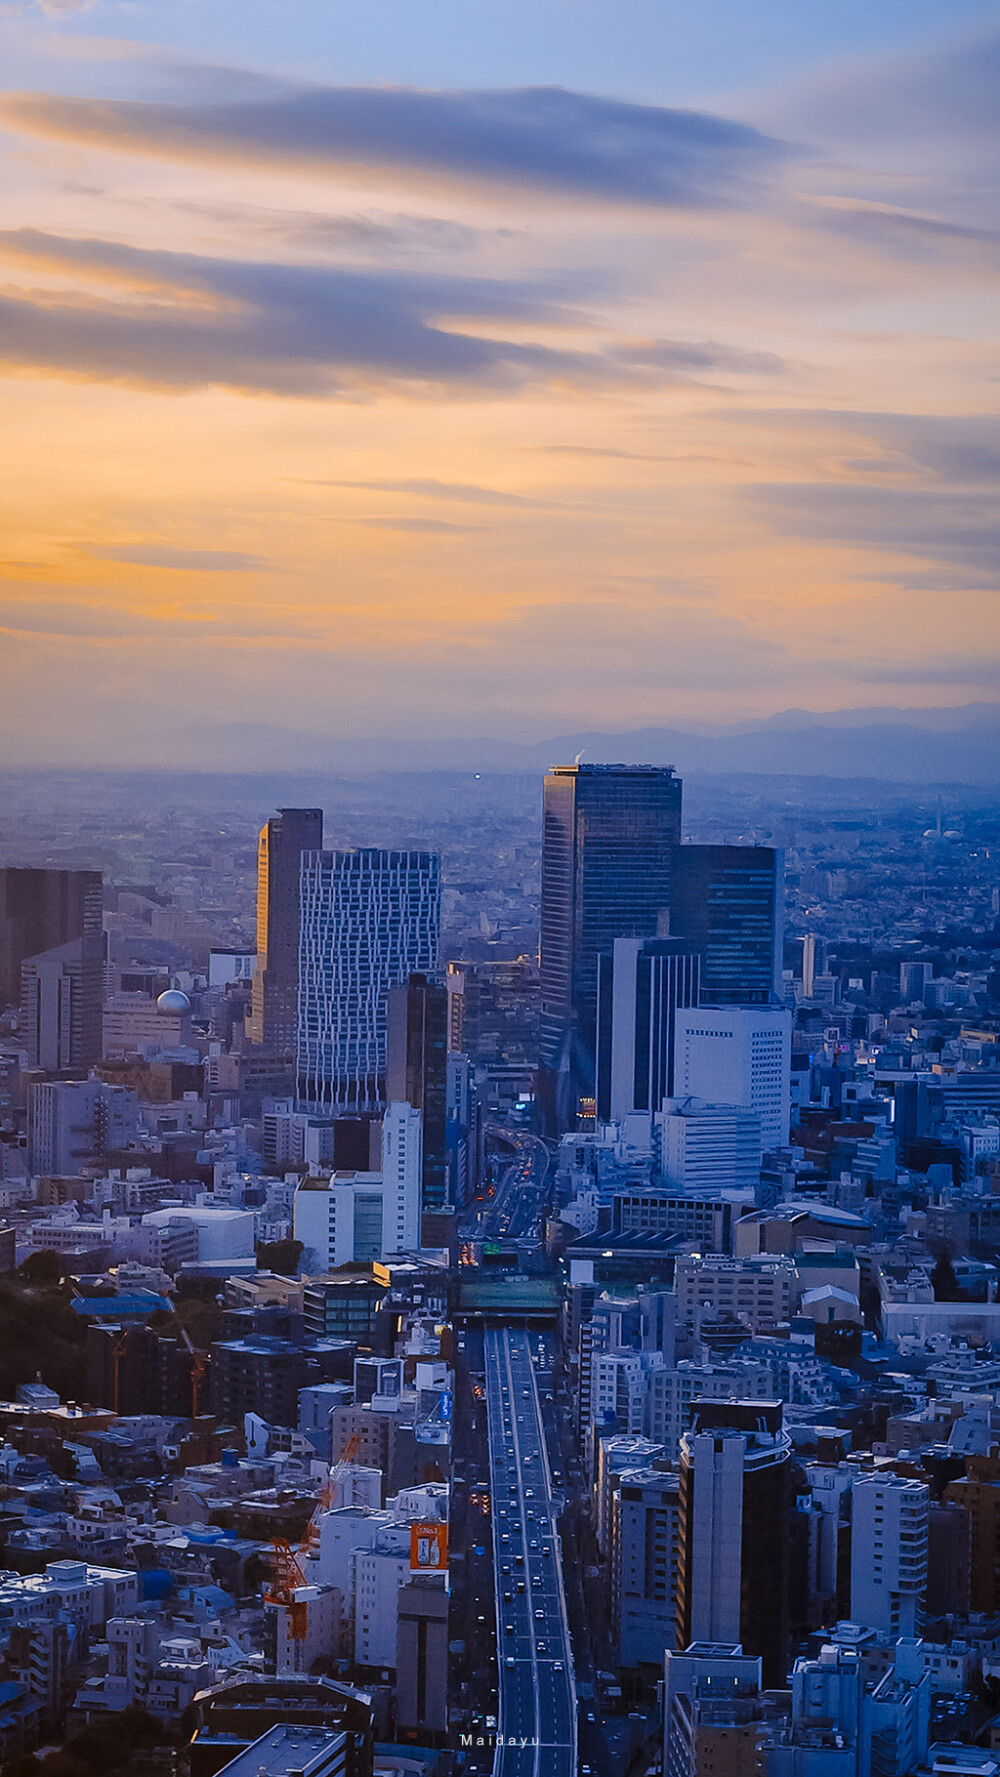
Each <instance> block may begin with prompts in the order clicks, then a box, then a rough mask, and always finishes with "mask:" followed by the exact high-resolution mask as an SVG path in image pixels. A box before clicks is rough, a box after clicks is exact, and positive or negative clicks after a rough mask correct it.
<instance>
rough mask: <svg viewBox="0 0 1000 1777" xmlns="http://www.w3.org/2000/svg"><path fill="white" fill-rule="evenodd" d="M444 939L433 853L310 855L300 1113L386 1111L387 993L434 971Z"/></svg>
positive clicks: (302, 950)
mask: <svg viewBox="0 0 1000 1777" xmlns="http://www.w3.org/2000/svg"><path fill="white" fill-rule="evenodd" d="M440 930H441V880H440V860H439V859H438V858H437V857H436V856H435V855H434V854H433V853H432V852H424V851H375V850H367V849H366V850H360V851H342V852H335V851H309V852H305V853H304V854H303V860H302V877H301V927H300V944H299V1022H298V1045H297V1076H298V1093H297V1096H298V1100H299V1105H300V1108H301V1109H303V1110H309V1111H314V1112H326V1113H331V1112H338V1113H339V1112H345V1113H349V1114H355V1115H356V1114H358V1113H359V1112H363V1111H368V1110H379V1111H380V1110H381V1109H383V1107H384V1105H385V1102H386V1030H387V1014H388V994H389V989H390V988H391V987H396V986H398V985H400V984H401V983H403V982H406V981H408V979H409V977H410V976H411V975H412V974H423V975H427V974H429V973H431V972H432V971H433V970H434V969H435V968H436V967H437V960H438V944H439V940H440Z"/></svg>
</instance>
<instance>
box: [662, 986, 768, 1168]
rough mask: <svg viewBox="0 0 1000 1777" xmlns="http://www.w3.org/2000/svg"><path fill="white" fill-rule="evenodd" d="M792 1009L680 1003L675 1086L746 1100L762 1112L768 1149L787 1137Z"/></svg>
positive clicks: (713, 1098) (729, 1100)
mask: <svg viewBox="0 0 1000 1777" xmlns="http://www.w3.org/2000/svg"><path fill="white" fill-rule="evenodd" d="M791 1056H792V1014H791V1012H789V1011H787V1010H786V1008H785V1007H784V1006H701V1007H700V1008H695V1009H691V1008H689V1007H678V1009H677V1011H676V1013H675V1024H674V1092H675V1094H676V1095H677V1096H678V1097H680V1096H681V1095H683V1094H687V1093H691V1094H692V1095H693V1096H694V1097H696V1098H704V1099H707V1100H708V1101H709V1102H710V1103H712V1104H720V1105H721V1104H735V1105H741V1106H742V1107H743V1108H744V1110H750V1111H755V1112H756V1114H757V1116H758V1117H759V1118H760V1135H761V1144H762V1147H763V1149H764V1152H765V1153H768V1152H770V1150H771V1149H772V1148H780V1147H784V1146H785V1145H786V1143H787V1141H788V1121H789V1114H790V1106H791Z"/></svg>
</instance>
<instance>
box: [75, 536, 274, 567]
mask: <svg viewBox="0 0 1000 1777" xmlns="http://www.w3.org/2000/svg"><path fill="white" fill-rule="evenodd" d="M84 552H85V554H87V555H89V556H90V557H92V559H94V560H95V561H120V562H127V563H128V564H129V565H130V566H131V567H136V568H169V569H170V570H171V572H174V573H178V572H180V573H189V574H206V573H207V574H246V573H256V572H258V571H259V570H260V569H262V568H266V567H267V566H268V565H269V564H268V563H267V561H266V560H265V559H264V557H263V556H260V555H245V554H244V553H243V551H242V550H239V549H171V548H168V547H167V546H166V545H165V544H159V543H147V544H140V543H102V544H96V543H94V544H88V545H86V546H85V551H84Z"/></svg>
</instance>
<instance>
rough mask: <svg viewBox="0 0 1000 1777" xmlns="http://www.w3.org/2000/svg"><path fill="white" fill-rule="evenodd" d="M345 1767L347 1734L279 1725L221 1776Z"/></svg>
mask: <svg viewBox="0 0 1000 1777" xmlns="http://www.w3.org/2000/svg"><path fill="white" fill-rule="evenodd" d="M305 1589H306V1588H303V1590H305ZM309 1589H310V1590H311V1589H312V1588H309ZM346 1771H347V1735H346V1734H338V1733H337V1732H336V1730H335V1729H333V1728H312V1727H286V1726H284V1725H279V1726H277V1727H274V1728H269V1729H268V1731H267V1733H266V1734H262V1735H261V1737H260V1739H259V1740H255V1741H254V1743H253V1745H252V1746H248V1747H246V1749H245V1750H244V1751H241V1752H238V1753H237V1754H236V1757H235V1758H233V1759H230V1760H229V1762H228V1764H225V1765H222V1766H220V1767H219V1777H222V1773H223V1772H225V1773H226V1777H291V1773H292V1772H295V1773H296V1774H297V1777H346Z"/></svg>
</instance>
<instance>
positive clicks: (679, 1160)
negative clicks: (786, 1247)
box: [656, 1097, 761, 1191]
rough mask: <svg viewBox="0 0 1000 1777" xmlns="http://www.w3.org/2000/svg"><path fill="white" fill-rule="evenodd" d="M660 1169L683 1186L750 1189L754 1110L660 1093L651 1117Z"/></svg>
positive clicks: (755, 1173) (755, 1146) (756, 1143)
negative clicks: (659, 1110)
mask: <svg viewBox="0 0 1000 1777" xmlns="http://www.w3.org/2000/svg"><path fill="white" fill-rule="evenodd" d="M656 1124H657V1129H658V1142H659V1150H660V1152H659V1158H660V1172H661V1176H662V1177H663V1179H664V1180H665V1181H666V1183H667V1184H668V1185H677V1186H681V1187H683V1188H684V1189H685V1190H691V1189H692V1188H697V1189H701V1190H708V1189H711V1190H713V1191H720V1190H725V1191H741V1190H746V1189H748V1188H749V1189H750V1190H751V1191H753V1190H755V1189H756V1187H757V1185H758V1183H759V1182H760V1157H761V1141H760V1117H759V1116H758V1114H757V1112H756V1111H750V1110H744V1109H743V1107H742V1106H740V1105H736V1104H726V1103H722V1104H719V1103H710V1102H708V1101H707V1100H705V1099H703V1098H693V1097H692V1098H665V1099H664V1101H663V1111H662V1113H661V1114H660V1115H659V1116H658V1117H657V1118H656Z"/></svg>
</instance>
